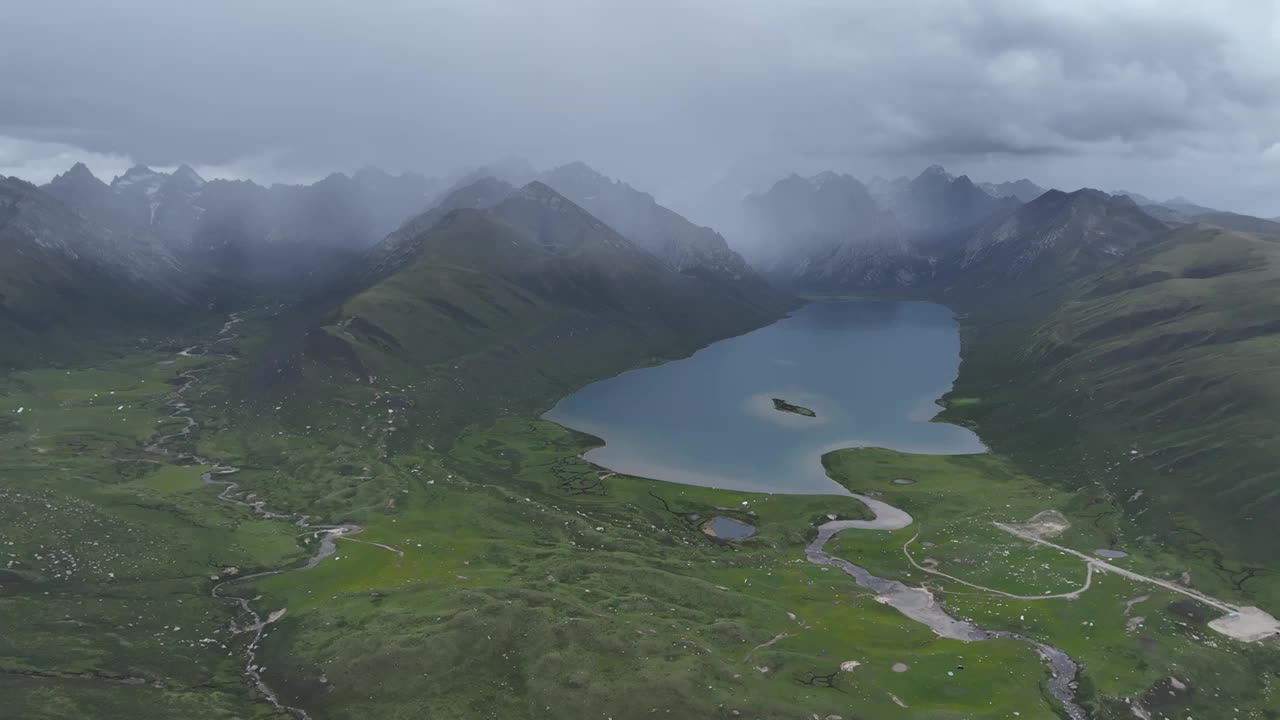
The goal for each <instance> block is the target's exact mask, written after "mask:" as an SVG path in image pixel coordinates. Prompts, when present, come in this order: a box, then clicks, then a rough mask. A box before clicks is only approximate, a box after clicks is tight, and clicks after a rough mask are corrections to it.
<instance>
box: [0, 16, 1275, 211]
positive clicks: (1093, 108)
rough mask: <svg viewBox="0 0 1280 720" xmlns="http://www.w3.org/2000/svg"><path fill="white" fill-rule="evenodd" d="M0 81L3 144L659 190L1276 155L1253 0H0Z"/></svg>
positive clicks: (1104, 173)
mask: <svg viewBox="0 0 1280 720" xmlns="http://www.w3.org/2000/svg"><path fill="white" fill-rule="evenodd" d="M0 87H3V88H4V90H3V92H0V134H4V135H6V136H9V140H8V145H7V147H8V150H7V151H5V150H4V148H5V147H6V146H5V145H0V170H3V169H4V168H22V167H31V168H35V167H45V166H47V165H49V164H50V163H51V162H52V161H50V160H49V159H48V155H49V153H54V154H55V155H57V156H58V157H62V154H63V153H65V152H68V151H67V150H66V148H68V147H70V148H79V149H82V150H84V151H88V152H91V153H97V154H99V156H101V157H109V158H118V157H128V158H132V159H136V160H139V161H142V162H148V163H153V164H157V165H172V164H176V163H178V162H191V163H193V164H197V165H203V166H216V167H221V168H223V169H225V170H226V171H227V172H231V173H235V172H250V171H253V172H261V173H267V174H272V175H274V176H276V177H285V176H293V175H306V174H308V173H313V174H314V173H322V172H324V171H327V170H329V169H333V168H343V167H353V166H356V165H360V164H364V163H367V162H372V163H377V164H380V165H384V166H387V167H390V168H393V169H409V168H412V169H419V170H423V171H427V172H437V173H439V172H445V171H447V170H449V169H451V168H453V167H456V166H459V165H464V164H468V163H475V162H479V161H483V160H485V159H489V158H493V157H497V156H501V155H505V154H508V153H518V154H522V155H525V156H527V157H529V158H530V159H531V160H533V161H534V162H535V163H539V164H549V163H555V162H560V161H564V160H568V159H574V158H582V159H585V160H587V161H589V162H592V163H595V164H598V165H600V166H601V167H602V169H604V170H606V171H608V172H610V173H612V174H616V175H620V176H624V177H627V178H628V179H632V180H633V181H634V182H635V183H637V184H641V185H645V186H648V187H652V188H654V189H657V190H663V189H667V190H669V191H672V192H675V191H677V190H678V189H682V188H683V189H688V188H690V187H693V186H696V185H697V184H698V183H703V184H706V183H709V182H711V181H712V180H715V179H716V178H717V177H718V176H719V175H720V174H723V173H724V171H725V170H726V169H727V168H730V167H733V166H740V165H742V164H744V163H745V164H749V165H751V166H753V167H762V166H769V167H775V168H777V170H778V171H779V172H782V171H785V170H791V169H796V170H800V171H816V170H818V169H823V168H825V167H834V168H836V169H840V170H848V171H852V172H854V173H856V174H859V175H862V176H869V175H871V174H873V173H895V172H909V171H915V170H918V169H919V168H920V167H922V166H923V165H925V164H929V163H930V162H933V161H935V160H943V161H945V162H948V163H953V164H955V165H956V166H957V167H956V168H955V169H957V170H961V171H968V172H970V173H971V174H975V175H985V176H993V177H996V176H1003V175H1028V176H1032V177H1035V178H1036V179H1038V180H1040V181H1041V182H1045V183H1055V184H1061V185H1064V186H1077V185H1082V184H1093V185H1100V186H1103V187H1116V186H1121V185H1123V186H1126V187H1133V188H1141V189H1145V190H1147V191H1149V192H1151V193H1153V194H1156V195H1171V194H1175V193H1183V194H1188V195H1198V194H1210V193H1216V194H1218V196H1220V197H1224V198H1226V197H1229V198H1234V199H1236V200H1237V201H1238V202H1237V206H1239V205H1245V206H1248V207H1250V208H1252V207H1253V206H1254V205H1255V204H1257V203H1261V202H1263V201H1264V199H1265V198H1266V197H1269V196H1270V197H1274V196H1275V195H1276V194H1277V192H1276V191H1277V187H1276V181H1275V178H1276V177H1280V146H1277V142H1280V11H1278V10H1277V3H1275V2H1250V3H1236V4H1233V5H1232V6H1231V11H1230V12H1223V8H1222V7H1220V6H1215V5H1214V4H1210V3H1203V2H1197V3H1184V2H1172V1H1168V0H1166V1H1164V2H1149V1H1144V0H1131V1H1127V2H1121V1H1119V0H1112V1H1111V2H1095V1H1091V0H1082V1H1079V2H1071V3H1064V2H1057V1H1056V0H1021V1H1008V2H1003V1H989V0H971V1H968V2H966V1H964V0H933V1H930V0H912V1H909V2H897V3H893V4H892V5H890V4H888V3H874V4H872V3H858V2H852V1H851V0H795V1H792V2H785V3H783V2H774V1H773V0H768V1H766V0H732V1H731V0H721V1H717V2H711V1H709V0H648V1H647V2H639V1H625V2H624V1H610V0H547V1H546V2H541V3H523V2H513V1H510V0H508V1H505V2H499V1H497V0H465V1H464V0H454V1H452V2H438V1H437V2H408V1H387V2H370V3H354V2H344V3H336V2H329V1H326V0H310V1H307V2H302V1H301V0H276V1H274V2H247V1H245V0H223V1H221V2H214V3H194V2H175V1H174V0H121V1H120V2H115V3H102V2H98V1H96V0H95V1H86V0H81V1H78V2H72V1H71V0H47V1H46V2H41V3H27V4H18V3H8V4H7V6H6V7H5V8H4V9H3V10H0ZM29 141H40V143H31V144H30V145H26V146H24V145H22V143H23V142H29ZM6 152H7V155H6V154H5V153H6ZM99 156H95V157H99ZM103 162H105V161H103ZM1205 199H1206V200H1212V199H1213V197H1210V196H1207V195H1206V197H1205ZM1277 204H1280V202H1278V203H1277ZM1262 210H1263V209H1261V208H1259V209H1258V211H1262ZM1272 212H1280V207H1273V208H1272Z"/></svg>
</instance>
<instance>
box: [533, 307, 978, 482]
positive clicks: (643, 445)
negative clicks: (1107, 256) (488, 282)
mask: <svg viewBox="0 0 1280 720" xmlns="http://www.w3.org/2000/svg"><path fill="white" fill-rule="evenodd" d="M959 363H960V337H959V327H958V326H957V324H956V321H955V318H954V317H953V316H952V314H951V311H950V310H948V309H947V308H945V307H942V306H941V305H934V304H931V303H921V302H840V303H825V302H824V303H813V304H811V305H807V306H805V307H804V308H801V309H800V310H797V311H796V312H795V313H794V314H792V315H791V316H790V317H787V318H785V319H783V320H780V321H778V322H776V323H774V324H773V325H770V326H768V327H764V328H761V329H759V330H755V331H753V332H750V333H747V334H746V335H741V336H739V337H736V338H730V339H728V340H723V341H721V342H718V343H715V344H714V345H710V346H708V347H706V348H704V349H702V350H700V351H698V352H697V353H695V354H694V355H693V356H691V357H688V358H685V359H683V360H676V361H673V362H669V363H667V364H665V365H660V366H657V367H652V368H644V369H640V370H633V371H631V372H627V373H624V374H622V375H619V376H617V377H614V378H610V379H608V380H602V381H600V382H597V383H593V384H591V385H588V386H586V387H584V388H582V389H581V390H579V391H577V392H575V393H574V394H572V395H570V396H568V397H566V398H564V399H563V400H561V401H560V402H559V404H557V405H556V406H555V407H554V408H553V409H552V410H551V411H550V412H548V413H547V414H546V416H545V417H546V418H547V419H549V420H552V421H554V422H557V423H559V424H561V425H564V426H566V427H570V428H573V429H575V430H580V431H582V432H587V433H590V434H592V435H596V436H598V437H600V438H603V439H604V440H605V442H606V445H605V446H604V447H602V448H597V449H594V450H592V451H590V452H589V453H588V454H587V459H588V460H590V461H591V462H594V463H597V464H599V465H602V466H604V467H607V468H610V469H611V470H616V471H618V472H621V473H626V474H630V475H638V476H642V477H650V478H657V479H660V480H670V481H673V482H680V483H685V484H691V485H706V486H711V487H721V488H733V489H738V490H754V491H761V492H774V493H842V492H844V490H843V488H841V487H840V486H839V485H837V484H836V483H835V482H833V481H832V480H831V479H830V478H828V477H827V476H826V474H825V473H824V472H823V469H822V464H821V462H820V461H819V458H820V457H821V456H822V455H823V453H826V452H828V451H830V450H834V449H838V448H845V447H861V446H874V447H885V448H891V449H894V450H901V451H904V452H917V453H931V454H967V453H979V452H985V450H986V448H985V447H983V445H982V443H981V442H980V441H979V440H978V437H977V436H976V435H974V434H973V433H972V432H971V431H969V430H967V429H965V428H961V427H958V426H955V425H947V424H944V423H931V422H929V420H930V418H932V417H933V416H934V415H935V414H937V412H938V410H939V409H940V408H939V407H938V405H937V403H936V400H937V399H938V398H939V397H941V396H942V395H943V394H944V393H946V392H947V391H948V390H949V389H950V387H951V383H952V382H953V381H954V380H955V377H956V371H957V370H958V368H959ZM773 398H782V399H784V400H786V401H787V402H790V403H792V404H795V405H801V406H804V407H807V408H810V409H812V410H813V411H815V412H816V413H817V417H816V418H808V417H803V416H801V415H797V414H794V413H789V412H782V411H778V410H775V409H774V406H773V400H772V399H773Z"/></svg>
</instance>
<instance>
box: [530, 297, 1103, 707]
mask: <svg viewBox="0 0 1280 720" xmlns="http://www.w3.org/2000/svg"><path fill="white" fill-rule="evenodd" d="M959 350H960V343H959V329H958V327H957V324H956V322H955V318H954V317H953V316H952V315H951V313H950V311H949V310H947V309H946V308H944V307H942V306H940V305H933V304H929V303H917V302H901V303H899V302H839V303H828V302H822V303H814V304H811V305H808V306H806V307H804V308H802V309H801V310H799V311H797V312H796V313H795V314H793V315H792V316H790V317H788V318H785V319H783V320H781V321H779V322H777V323H775V324H773V325H770V326H768V327H765V328H761V329H759V330H756V331H754V332H750V333H747V334H746V335H742V336H739V337H735V338H730V339H728V340H724V341H721V342H718V343H715V344H713V345H710V346H709V347H707V348H704V349H702V350H700V351H698V352H697V353H695V354H694V355H692V356H691V357H689V358H685V359H683V360H676V361H673V362H670V363H666V364H664V365H659V366H657V367H651V368H643V369H640V370H634V371H632V372H628V373H624V374H622V375H619V376H617V377H614V378H611V379H609V380H604V381H601V382H598V383H594V384H592V385H589V386H587V387H585V388H583V389H581V390H579V391H578V392H576V393H574V394H572V395H570V396H569V397H567V398H565V399H563V400H562V401H560V403H559V404H557V405H556V407H555V408H553V409H552V410H551V411H550V412H548V413H547V414H546V416H545V417H546V418H547V419H549V420H552V421H554V422H556V423H559V424H561V425H564V426H566V427H570V428H573V429H575V430H580V431H583V432H588V433H591V434H593V435H596V436H598V437H600V438H602V439H604V440H605V445H604V446H603V447H601V448H597V449H594V450H592V451H591V452H589V453H588V454H587V455H586V459H587V460H589V461H591V462H593V463H596V464H598V465H601V466H603V467H606V468H608V469H610V470H613V471H616V472H621V473H626V474H631V475H637V476H641V477H652V478H657V479H662V480H668V481H674V482H682V483H685V484H693V485H706V486H710V487H720V488H729V489H737V490H752V491H761V492H770V493H804V494H828V493H829V494H849V495H852V496H853V497H854V498H856V499H857V500H859V501H861V502H862V503H863V504H864V505H866V506H867V508H868V509H869V510H870V511H871V512H872V513H874V515H875V517H874V518H873V519H871V520H836V521H831V522H828V523H825V524H823V525H820V526H819V527H818V528H817V537H816V538H814V540H813V542H812V543H810V544H809V546H808V547H807V548H805V558H806V559H807V560H808V561H809V562H811V563H814V564H817V565H823V566H827V567H833V568H836V569H839V570H841V571H843V572H844V573H846V574H847V575H849V576H850V577H851V578H853V581H854V582H855V583H857V584H858V585H860V586H862V587H865V588H867V589H869V590H871V591H873V592H875V593H876V594H877V596H878V597H879V598H880V599H881V601H882V602H885V603H886V604H888V605H891V606H892V607H894V608H895V609H897V610H898V611H899V612H901V613H902V614H903V615H904V616H906V617H908V618H910V619H911V620H914V621H916V622H919V623H922V624H924V625H926V626H928V627H929V628H930V629H931V630H933V632H935V633H936V634H938V635H939V636H941V637H944V638H949V639H954V640H960V641H964V642H977V641H984V640H993V639H1010V640H1017V641H1021V642H1025V643H1027V644H1029V645H1031V646H1032V647H1034V648H1035V649H1036V651H1037V652H1038V653H1039V654H1040V656H1041V658H1043V660H1044V662H1045V664H1046V666H1047V667H1048V669H1049V674H1050V678H1049V681H1048V689H1049V693H1050V694H1051V695H1052V696H1053V697H1054V698H1055V699H1056V700H1057V702H1058V704H1059V705H1060V706H1061V708H1062V709H1063V711H1064V712H1065V713H1066V714H1067V716H1068V717H1069V718H1071V720H1087V717H1088V716H1087V714H1086V712H1085V711H1084V709H1083V708H1082V707H1081V706H1080V705H1079V704H1078V703H1077V702H1076V701H1075V692H1074V686H1075V679H1076V675H1077V673H1078V669H1079V668H1078V666H1077V664H1076V663H1075V661H1073V660H1072V659H1071V657H1070V656H1068V655H1067V654H1066V653H1065V652H1063V651H1062V650H1059V649H1057V648H1055V647H1052V646H1050V645H1046V644H1044V643H1042V642H1039V641H1037V640H1034V639H1032V638H1029V637H1026V636H1023V635H1020V634H1017V633H1012V632H1006V631H996V630H985V629H983V628H980V627H977V626H976V625H973V624H972V623H969V622H965V621H963V620H958V619H956V618H954V617H951V616H950V615H949V614H947V612H946V610H945V609H944V608H943V606H942V604H941V603H939V602H938V600H937V599H936V598H935V597H934V596H933V594H932V593H930V592H929V591H928V590H926V589H924V588H915V587H910V586H908V585H905V584H903V583H901V582H898V581H896V580H889V579H886V578H881V577H878V576H876V575H873V574H872V573H871V572H869V571H868V570H867V569H866V568H863V567H860V566H858V565H855V564H853V563H851V562H849V561H848V560H845V559H843V558H838V557H835V556H832V555H829V554H827V553H826V552H825V547H826V544H827V543H828V542H829V541H830V540H831V538H832V537H834V536H835V535H836V534H837V533H840V532H844V531H848V530H858V531H885V530H898V529H901V528H905V527H908V526H910V525H911V524H912V522H913V519H912V517H911V516H910V515H909V514H908V513H906V512H905V511H903V510H902V509H900V508H896V507H894V506H892V505H889V504H888V503H886V502H884V501H882V500H878V499H876V498H873V497H868V496H866V495H860V494H857V493H850V492H849V491H848V490H846V489H845V488H844V487H843V486H840V485H838V484H837V483H835V482H834V481H833V480H831V479H830V478H829V477H827V475H826V471H825V470H824V469H823V467H822V463H821V457H822V455H823V454H825V453H827V452H830V451H832V450H835V449H839V448H845V447H859V446H875V447H887V448H892V449H895V450H901V451H904V452H917V453H929V454H966V453H980V452H985V451H986V448H985V446H983V445H982V443H981V442H980V441H979V440H978V438H977V436H976V435H974V434H973V433H972V432H971V431H970V430H968V429H965V428H961V427H957V426H954V425H947V424H942V423H934V422H931V420H932V418H933V417H934V415H936V414H937V410H938V406H937V404H936V398H938V397H939V396H941V395H942V394H944V393H945V392H946V391H947V390H948V389H949V387H950V385H951V383H952V381H953V380H954V378H955V376H956V374H957V371H958V369H959ZM774 398H778V399H780V400H783V401H785V402H786V403H788V404H794V405H799V406H803V407H805V408H809V409H812V410H813V411H814V417H807V416H804V415H800V414H797V413H794V412H783V411H780V410H779V409H778V408H777V407H775V403H774V401H773V399H774Z"/></svg>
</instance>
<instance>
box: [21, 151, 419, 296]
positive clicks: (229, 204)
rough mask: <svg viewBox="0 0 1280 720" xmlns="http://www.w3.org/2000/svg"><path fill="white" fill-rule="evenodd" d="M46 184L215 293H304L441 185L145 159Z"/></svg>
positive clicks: (376, 175) (379, 174)
mask: <svg viewBox="0 0 1280 720" xmlns="http://www.w3.org/2000/svg"><path fill="white" fill-rule="evenodd" d="M42 189H43V190H45V191H46V192H48V193H49V194H50V195H52V196H54V197H56V198H58V199H59V200H62V201H63V202H64V203H65V204H66V205H67V206H69V207H70V208H72V209H74V210H76V211H78V212H79V213H81V214H82V215H83V216H84V217H85V218H86V219H87V220H88V221H89V222H90V223H91V224H93V225H94V226H95V227H97V228H99V229H100V230H102V231H104V232H110V233H112V234H114V235H117V236H122V237H131V238H134V239H135V241H136V242H139V243H146V244H150V245H154V246H158V247H162V248H164V249H165V251H166V252H168V253H171V254H172V255H173V256H174V257H175V258H176V259H177V260H178V262H179V264H180V265H181V266H182V267H183V268H185V269H186V270H187V271H188V274H195V275H197V276H198V277H199V280H200V281H201V282H203V283H204V284H205V286H206V288H207V289H208V291H209V293H210V294H211V295H213V296H218V295H219V294H221V293H222V291H223V290H230V291H231V292H235V293H239V292H258V293H267V294H279V293H281V292H286V293H287V292H290V291H292V290H295V289H296V287H295V286H296V285H297V284H298V283H299V282H301V281H303V280H306V279H314V278H315V277H317V276H323V275H324V274H325V273H327V272H328V271H330V270H332V269H333V268H334V267H335V266H340V265H342V263H343V262H345V259H349V257H358V256H359V255H360V254H361V253H363V252H364V251H365V250H367V249H368V248H369V247H370V246H372V245H373V244H374V243H375V242H377V241H378V240H380V239H381V238H382V237H384V236H386V234H387V233H388V232H390V231H391V230H393V229H395V228H396V227H397V226H398V225H399V224H400V223H401V222H403V220H404V219H405V218H406V217H409V216H411V215H413V214H416V213H418V212H421V211H422V210H424V209H426V208H427V207H428V205H429V204H430V202H431V199H432V196H433V193H435V192H437V191H438V187H437V183H436V182H435V181H433V180H430V179H428V178H425V177H422V176H420V175H415V174H411V173H410V174H404V175H398V176H393V175H390V174H388V173H385V172H383V171H381V170H377V169H374V168H366V169H362V170H360V171H357V172H356V173H354V174H353V175H351V176H348V175H344V174H341V173H335V174H332V175H329V176H328V177H326V178H324V179H323V180H321V181H319V182H317V183H314V184H312V185H273V186H271V187H263V186H261V185H258V184H256V183H253V182H248V181H229V180H212V181H207V182H206V181H205V180H204V179H203V178H201V177H200V176H199V175H198V174H197V173H196V172H195V171H194V170H192V169H191V168H190V167H188V166H186V165H183V166H181V167H179V168H178V169H177V170H175V171H174V172H172V173H163V172H158V171H155V170H152V169H150V168H148V167H145V166H142V165H139V166H135V167H133V168H130V169H129V170H128V171H127V172H125V173H124V174H123V175H121V176H119V177H117V178H115V179H114V180H112V182H111V183H110V184H109V185H108V184H106V183H103V182H102V181H100V180H99V179H98V178H96V177H94V176H93V174H92V173H91V172H90V171H89V169H88V168H86V167H85V166H84V165H82V164H77V165H76V166H74V167H72V168H71V170H69V171H67V172H66V173H63V174H62V175H59V176H57V177H56V178H54V179H53V181H52V182H50V183H49V184H47V185H45V186H44V187H43V188H42ZM188 284H190V281H188Z"/></svg>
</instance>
